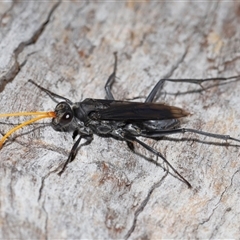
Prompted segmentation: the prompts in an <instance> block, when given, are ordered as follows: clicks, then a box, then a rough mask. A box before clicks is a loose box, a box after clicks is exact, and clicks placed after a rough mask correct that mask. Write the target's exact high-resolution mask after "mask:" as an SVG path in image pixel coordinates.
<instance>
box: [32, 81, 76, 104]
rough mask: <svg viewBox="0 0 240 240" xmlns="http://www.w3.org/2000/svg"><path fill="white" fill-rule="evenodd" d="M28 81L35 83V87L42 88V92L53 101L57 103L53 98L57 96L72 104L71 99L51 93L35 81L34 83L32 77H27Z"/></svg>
mask: <svg viewBox="0 0 240 240" xmlns="http://www.w3.org/2000/svg"><path fill="white" fill-rule="evenodd" d="M28 82H30V83H32V84H33V85H35V86H36V87H38V88H39V89H40V90H42V91H43V92H45V93H46V94H47V95H48V96H49V97H50V98H51V99H52V100H53V101H54V102H56V103H58V101H57V100H56V99H55V98H59V99H63V100H64V101H66V102H67V103H70V104H72V101H70V100H69V99H67V98H65V97H62V96H60V95H58V94H56V93H53V92H51V91H49V90H48V89H46V88H44V87H42V86H40V85H38V84H37V83H35V82H34V81H33V80H32V79H28Z"/></svg>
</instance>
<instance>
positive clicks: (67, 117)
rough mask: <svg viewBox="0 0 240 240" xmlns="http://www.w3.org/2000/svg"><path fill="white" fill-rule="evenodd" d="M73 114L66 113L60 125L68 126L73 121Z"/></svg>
mask: <svg viewBox="0 0 240 240" xmlns="http://www.w3.org/2000/svg"><path fill="white" fill-rule="evenodd" d="M72 118H73V114H72V112H66V113H64V114H63V116H62V117H61V118H60V119H59V123H60V124H62V125H65V124H68V123H70V122H71V121H72Z"/></svg>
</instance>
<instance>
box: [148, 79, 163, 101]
mask: <svg viewBox="0 0 240 240" xmlns="http://www.w3.org/2000/svg"><path fill="white" fill-rule="evenodd" d="M164 82H165V80H164V79H160V80H159V81H158V83H157V84H156V85H155V87H154V88H153V89H152V91H151V92H150V94H149V95H148V96H147V98H146V100H145V102H146V103H147V102H153V100H154V98H155V96H156V94H157V93H158V91H159V90H160V89H162V88H163V85H164Z"/></svg>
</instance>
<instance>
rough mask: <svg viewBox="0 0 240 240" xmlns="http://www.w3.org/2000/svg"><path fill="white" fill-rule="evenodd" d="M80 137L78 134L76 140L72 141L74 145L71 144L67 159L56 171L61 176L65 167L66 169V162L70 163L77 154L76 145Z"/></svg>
mask: <svg viewBox="0 0 240 240" xmlns="http://www.w3.org/2000/svg"><path fill="white" fill-rule="evenodd" d="M81 139H82V136H81V135H80V136H79V138H78V140H77V141H76V142H75V143H74V145H73V147H72V149H71V151H70V154H69V156H68V159H67V161H66V162H65V163H64V165H63V167H62V170H61V171H60V172H59V173H58V175H59V176H61V175H62V174H63V172H64V171H65V169H66V167H67V165H68V163H70V162H72V161H73V160H74V158H75V156H76V154H77V147H78V145H79V143H80V141H81Z"/></svg>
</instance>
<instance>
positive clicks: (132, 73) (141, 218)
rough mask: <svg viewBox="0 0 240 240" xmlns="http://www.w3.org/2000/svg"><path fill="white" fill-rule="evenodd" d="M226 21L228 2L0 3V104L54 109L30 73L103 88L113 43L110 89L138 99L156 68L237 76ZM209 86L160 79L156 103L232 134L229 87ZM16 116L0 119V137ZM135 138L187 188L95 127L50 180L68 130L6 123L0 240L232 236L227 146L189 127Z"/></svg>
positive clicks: (232, 165) (239, 127)
mask: <svg viewBox="0 0 240 240" xmlns="http://www.w3.org/2000/svg"><path fill="white" fill-rule="evenodd" d="M239 25H240V3H239V2H237V1H236V2H221V1H219V2H217V1H213V2H211V1H208V2H207V1H205V2H202V3H200V2H198V3H193V2H191V3H190V2H185V1H184V2H169V3H167V2H150V1H146V2H145V1H142V2H135V1H126V2H123V1H121V2H115V3H114V2H105V3H103V2H99V3H97V2H94V3H87V2H83V1H81V2H78V1H76V2H75V1H72V2H69V1H68V2H61V3H56V2H41V3H40V2H39V3H37V2H34V1H31V2H23V1H16V2H1V3H0V26H1V28H0V90H1V92H0V97H1V102H0V107H1V108H0V109H1V110H0V112H1V113H3V112H14V111H33V110H42V111H46V110H53V109H54V107H55V103H54V102H53V101H52V100H51V99H49V98H48V97H47V96H46V95H45V94H44V93H43V92H40V91H39V90H38V89H37V88H36V87H35V86H33V85H32V84H30V83H28V82H27V80H28V79H30V78H31V79H34V80H35V81H37V82H38V83H39V84H41V85H42V86H44V87H46V88H48V89H50V90H52V91H54V92H56V93H58V94H60V95H63V96H65V97H68V98H70V99H71V100H73V101H80V100H82V99H84V98H86V97H94V98H104V97H105V92H104V84H105V82H106V80H107V78H108V76H109V75H110V74H111V72H112V69H113V55H112V53H113V52H114V51H118V56H119V62H118V73H117V76H118V79H117V81H116V82H115V84H114V86H113V93H114V95H115V97H116V98H117V99H124V98H125V99H126V98H132V97H135V96H139V95H141V96H143V95H144V96H146V95H147V94H148V93H149V91H150V90H151V88H152V87H153V86H154V84H156V82H157V81H158V80H159V79H160V78H164V77H171V78H182V77H187V78H202V77H216V76H231V75H238V74H240V41H239V39H240V28H239ZM214 84H215V86H214V87H212V88H209V89H208V90H207V91H202V92H201V93H188V94H187V93H186V94H180V93H185V92H187V91H191V90H195V89H201V88H200V87H199V86H197V85H194V84H192V85H191V84H188V83H185V84H180V83H175V84H173V83H167V84H166V87H165V88H164V90H165V91H166V94H165V93H164V94H162V95H161V96H160V97H159V99H158V101H164V102H167V103H168V104H171V105H175V106H179V107H182V108H184V109H186V110H187V111H189V112H191V113H192V114H193V115H191V116H189V117H187V118H186V119H185V120H184V121H183V126H185V127H192V128H196V129H202V130H204V131H211V132H215V133H222V134H230V135H232V136H233V137H236V138H240V109H239V102H240V94H239V92H240V83H239V82H237V81H235V82H232V83H229V84H222V85H221V84H219V83H214ZM209 85H211V83H206V84H204V86H209ZM176 92H180V93H179V94H177V95H176V94H171V93H176ZM167 93H170V94H167ZM24 119H25V118H20V119H15V118H14V119H13V118H12V119H10V118H9V119H1V124H0V131H1V133H3V132H6V131H7V130H8V129H10V128H11V127H12V125H11V124H9V123H18V122H21V121H23V120H24ZM6 122H7V123H8V124H5V123H6ZM44 122H49V121H48V120H45V121H44ZM39 126H40V127H39ZM181 139H182V140H181ZM194 139H195V141H194ZM145 142H146V143H148V144H149V145H151V146H153V147H154V148H155V149H158V150H159V151H161V152H162V153H163V154H164V155H165V156H166V157H167V159H168V160H169V161H170V162H171V163H172V164H173V165H174V166H175V168H176V169H177V170H178V171H179V172H180V173H181V174H182V175H183V176H184V177H186V178H187V179H188V180H189V181H190V182H191V184H192V185H193V189H188V188H187V186H186V185H185V184H184V183H182V182H180V181H179V180H178V179H176V178H175V177H173V176H171V175H169V174H168V175H167V176H166V177H164V176H165V174H166V172H164V171H163V169H162V168H160V167H157V166H156V165H154V164H153V163H150V162H149V161H146V159H144V158H143V157H141V156H139V155H136V154H134V153H132V152H131V151H130V150H129V149H128V148H127V146H126V144H125V143H124V142H119V141H116V140H114V139H103V138H100V137H97V136H95V139H94V141H93V142H92V144H91V145H88V146H82V147H81V149H80V150H79V152H78V155H77V157H76V160H75V161H74V162H72V163H71V164H69V166H68V168H67V170H66V172H65V173H64V174H63V175H62V176H61V177H59V176H58V175H57V174H56V172H54V171H55V170H56V169H57V168H58V167H59V166H60V165H61V164H62V163H63V162H64V161H65V160H66V158H67V156H68V153H69V150H70V148H71V146H72V144H73V141H72V136H71V134H70V133H59V132H55V131H54V130H53V129H52V128H51V127H50V126H46V127H43V126H42V125H41V124H40V125H37V124H35V125H34V126H29V127H27V128H25V129H24V130H21V131H18V132H17V133H15V134H14V136H13V137H12V139H10V140H9V141H8V142H6V144H5V145H4V147H3V148H2V149H1V152H0V158H1V161H0V238H1V239H20V238H21V239H61V238H67V239H79V238H88V239H90V238H92V239H93V238H94V239H96V238H98V239H108V238H131V239H159V238H239V235H240V227H239V222H240V204H239V203H240V201H239V199H240V187H239V186H240V171H239V169H240V161H239V153H240V150H239V146H236V144H235V143H233V142H230V141H229V144H230V145H229V146H226V144H225V142H224V141H221V140H216V139H210V138H207V137H203V136H196V135H194V134H184V136H183V135H180V134H179V135H175V136H171V138H170V137H169V138H167V139H166V140H164V141H158V142H156V141H152V140H145ZM136 147H137V149H139V150H138V151H139V152H140V153H141V154H143V155H146V156H148V157H152V158H154V159H155V157H154V156H152V155H150V154H149V153H148V152H147V151H145V150H144V149H142V148H140V147H139V146H136ZM158 161H159V162H161V160H160V159H159V160H158Z"/></svg>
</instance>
